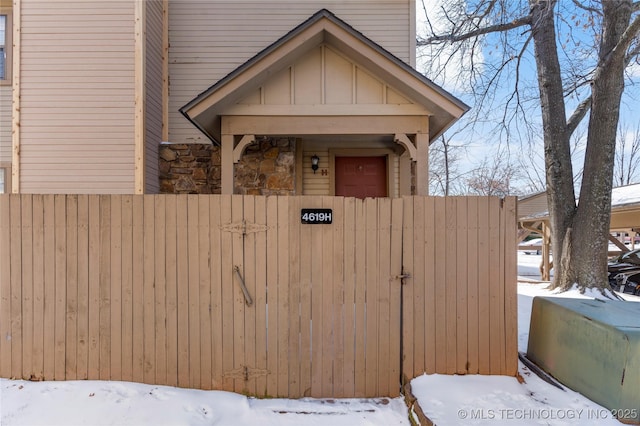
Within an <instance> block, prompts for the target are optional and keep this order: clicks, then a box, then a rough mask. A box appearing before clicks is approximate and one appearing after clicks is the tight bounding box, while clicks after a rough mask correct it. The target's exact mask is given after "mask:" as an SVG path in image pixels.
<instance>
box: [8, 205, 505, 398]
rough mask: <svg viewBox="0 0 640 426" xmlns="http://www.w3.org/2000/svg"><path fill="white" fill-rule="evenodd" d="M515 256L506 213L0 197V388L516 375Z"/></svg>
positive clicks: (270, 388)
mask: <svg viewBox="0 0 640 426" xmlns="http://www.w3.org/2000/svg"><path fill="white" fill-rule="evenodd" d="M306 208H312V209H315V208H324V209H331V222H332V223H331V224H303V223H301V210H302V209H306ZM515 242H516V226H515V199H514V198H506V199H505V200H500V199H498V198H481V197H469V198H466V197H455V198H431V197H407V198H402V199H388V198H380V199H367V200H364V201H362V200H357V199H352V198H338V197H253V196H235V195H234V196H217V195H212V196H202V195H0V375H1V376H2V377H7V378H9V377H15V378H25V379H29V378H31V379H45V380H75V379H103V380H125V381H136V382H145V383H150V384H165V385H177V386H182V387H194V388H201V389H223V390H230V391H236V392H244V393H249V394H254V395H258V396H265V395H266V396H283V397H301V396H316V397H320V396H322V397H362V396H383V395H388V396H395V395H398V393H399V391H400V380H401V377H402V376H403V377H405V379H411V378H413V377H415V376H417V375H420V374H422V373H423V372H425V371H426V372H428V373H446V374H453V373H461V374H476V373H480V374H506V375H515V373H516V371H517V343H516V338H517V330H516V320H517V318H516V286H515V283H516V280H515V278H516V264H515V263H516V261H515V253H516V252H515V249H514V247H515ZM243 286H244V287H245V288H244V289H243ZM243 290H244V291H243ZM245 294H246V295H247V296H248V297H247V296H245ZM249 302H251V303H249Z"/></svg>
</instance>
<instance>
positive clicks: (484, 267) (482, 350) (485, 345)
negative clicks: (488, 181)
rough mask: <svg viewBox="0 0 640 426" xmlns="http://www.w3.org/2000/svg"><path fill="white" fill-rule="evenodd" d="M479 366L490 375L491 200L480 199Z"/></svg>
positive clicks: (480, 370)
mask: <svg viewBox="0 0 640 426" xmlns="http://www.w3.org/2000/svg"><path fill="white" fill-rule="evenodd" d="M478 223H479V225H478V226H479V229H478V250H477V253H478V342H479V346H478V357H479V358H478V366H479V372H480V374H490V372H491V365H490V352H489V339H490V336H489V332H490V330H489V327H490V320H489V296H490V294H489V289H490V285H489V283H490V277H489V258H490V253H489V247H490V241H489V199H488V198H480V199H478Z"/></svg>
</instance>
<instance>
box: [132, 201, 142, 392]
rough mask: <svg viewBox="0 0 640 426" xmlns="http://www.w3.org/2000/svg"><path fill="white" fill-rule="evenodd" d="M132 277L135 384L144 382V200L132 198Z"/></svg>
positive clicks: (133, 373)
mask: <svg viewBox="0 0 640 426" xmlns="http://www.w3.org/2000/svg"><path fill="white" fill-rule="evenodd" d="M132 213H133V220H132V222H133V225H132V233H133V234H132V235H133V245H132V255H131V257H132V259H133V268H132V270H133V275H132V282H131V285H132V292H131V302H132V316H131V319H132V335H133V340H132V343H133V354H132V366H133V370H132V377H133V380H134V381H136V382H142V381H144V371H145V365H144V361H145V360H144V343H145V342H144V299H143V298H144V287H145V281H144V273H145V255H144V248H145V241H144V227H145V225H144V198H140V197H133V202H132Z"/></svg>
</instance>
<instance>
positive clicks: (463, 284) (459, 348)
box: [452, 197, 469, 374]
mask: <svg viewBox="0 0 640 426" xmlns="http://www.w3.org/2000/svg"><path fill="white" fill-rule="evenodd" d="M455 209H456V231H455V232H456V236H455V239H456V259H457V260H456V262H455V263H456V266H455V270H456V281H455V286H456V316H455V318H452V319H453V320H454V321H455V322H454V324H455V325H456V357H455V361H456V365H455V372H456V374H467V372H468V369H469V353H468V344H467V342H468V341H469V334H468V324H469V316H468V309H469V300H468V288H467V265H468V263H469V254H468V253H467V247H468V245H467V232H468V229H467V220H468V218H467V211H468V206H467V198H465V197H456V198H455Z"/></svg>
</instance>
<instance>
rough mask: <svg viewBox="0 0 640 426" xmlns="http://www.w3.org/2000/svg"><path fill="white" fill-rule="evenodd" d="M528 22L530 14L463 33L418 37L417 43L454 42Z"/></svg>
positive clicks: (510, 28) (422, 44)
mask: <svg viewBox="0 0 640 426" xmlns="http://www.w3.org/2000/svg"><path fill="white" fill-rule="evenodd" d="M530 24H531V16H523V17H521V18H517V19H514V20H513V21H511V22H507V23H506V24H498V25H490V26H488V27H484V28H478V29H477V30H474V31H469V32H467V33H464V34H455V33H451V34H445V35H434V36H433V37H428V38H424V39H418V40H417V45H418V46H427V45H429V44H435V43H443V42H448V43H456V42H459V41H464V40H468V39H470V38H475V37H478V36H481V35H485V34H491V33H498V32H504V31H507V30H512V29H514V28H519V27H522V26H525V25H530Z"/></svg>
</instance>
